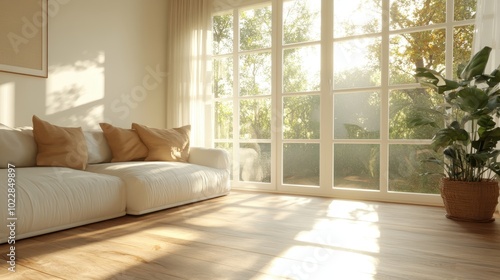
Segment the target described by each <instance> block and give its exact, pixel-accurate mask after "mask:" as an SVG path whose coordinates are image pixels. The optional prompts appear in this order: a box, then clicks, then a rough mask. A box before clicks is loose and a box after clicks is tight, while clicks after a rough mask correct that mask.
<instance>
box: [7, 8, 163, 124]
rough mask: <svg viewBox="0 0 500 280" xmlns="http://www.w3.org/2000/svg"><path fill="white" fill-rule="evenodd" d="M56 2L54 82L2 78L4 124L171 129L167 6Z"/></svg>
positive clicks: (51, 45) (51, 74) (52, 22)
mask: <svg viewBox="0 0 500 280" xmlns="http://www.w3.org/2000/svg"><path fill="white" fill-rule="evenodd" d="M49 3H50V5H49V6H50V7H51V10H49V11H50V14H49V46H48V49H49V59H48V64H49V74H48V78H46V79H45V78H39V77H31V76H24V75H18V74H11V73H5V72H0V123H4V124H6V125H9V126H24V125H31V117H32V115H33V114H36V115H38V116H39V117H40V118H42V119H45V120H47V121H49V122H52V123H54V124H58V125H63V126H82V127H84V128H95V129H98V128H99V126H98V123H99V122H103V121H106V122H110V123H112V124H114V125H117V126H121V127H130V124H131V122H138V123H142V124H145V125H148V126H152V127H164V125H165V114H164V107H165V98H164V93H165V88H166V85H165V83H166V78H165V75H166V73H164V72H163V70H164V69H166V67H165V63H166V55H165V54H166V22H167V19H166V16H165V14H166V1H164V0H49Z"/></svg>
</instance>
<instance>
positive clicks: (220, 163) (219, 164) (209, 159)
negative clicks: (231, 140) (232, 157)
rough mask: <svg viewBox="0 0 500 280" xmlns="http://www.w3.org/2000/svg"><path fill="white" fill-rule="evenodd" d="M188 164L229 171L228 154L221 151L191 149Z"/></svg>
mask: <svg viewBox="0 0 500 280" xmlns="http://www.w3.org/2000/svg"><path fill="white" fill-rule="evenodd" d="M188 162H189V163H193V164H198V165H204V166H208V167H212V168H218V169H227V170H230V168H231V163H230V161H229V153H228V152H227V151H226V150H223V149H217V148H202V147H191V148H190V150H189V159H188Z"/></svg>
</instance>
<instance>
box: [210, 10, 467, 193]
mask: <svg viewBox="0 0 500 280" xmlns="http://www.w3.org/2000/svg"><path fill="white" fill-rule="evenodd" d="M354 2H356V1H353V3H354ZM362 2H363V4H362V5H360V6H359V7H355V8H356V9H355V10H356V11H362V12H365V11H364V10H363V9H365V10H366V9H367V7H369V9H370V11H369V12H371V13H375V14H377V13H381V11H382V7H381V2H382V1H380V0H369V2H367V1H362ZM311 3H312V1H306V0H297V1H288V2H285V4H284V13H283V32H282V33H283V38H282V43H283V45H284V46H285V47H284V48H283V52H282V59H283V72H282V77H283V78H282V86H283V88H282V89H278V90H281V92H282V93H283V100H282V104H283V105H282V106H283V108H282V109H283V115H282V116H276V115H275V114H274V115H273V112H272V108H271V94H272V92H271V89H272V83H273V81H272V78H273V77H272V57H271V43H272V36H271V35H272V28H273V27H272V12H273V11H272V10H271V7H270V6H262V7H257V8H255V7H254V8H252V9H249V10H240V11H239V18H240V21H239V22H233V21H234V19H233V15H232V12H231V13H228V14H223V15H216V16H214V17H213V25H214V27H213V36H214V37H213V38H214V45H213V46H214V47H213V49H214V53H215V54H216V55H217V57H216V59H215V60H214V64H213V65H214V66H213V67H214V83H213V91H214V96H215V97H216V98H220V100H219V101H217V102H216V106H215V120H216V125H215V135H216V139H215V140H216V142H217V141H218V140H220V141H228V140H231V139H232V138H233V136H234V133H237V132H236V131H237V130H236V129H235V128H233V125H232V124H233V118H234V117H233V112H234V110H233V106H234V105H238V108H239V111H238V113H239V119H240V121H239V126H240V130H239V136H238V137H239V139H240V143H243V144H244V143H252V142H253V143H255V142H257V143H259V140H265V141H260V142H267V143H269V139H270V138H271V135H272V131H271V123H272V122H274V121H282V124H283V131H282V133H283V134H282V137H283V139H286V140H294V139H297V140H300V139H320V137H322V136H321V135H320V129H319V127H320V123H321V120H320V118H319V116H320V110H319V108H320V102H321V93H320V80H319V78H320V75H319V74H320V73H319V65H321V58H320V56H319V53H318V52H320V51H321V49H320V48H319V45H318V44H315V43H312V44H308V45H305V46H301V45H300V43H303V42H319V40H320V38H319V36H320V34H321V32H319V30H320V29H319V26H318V22H320V21H319V18H320V13H319V11H317V10H314V9H312V8H311V6H312V4H311ZM454 3H455V9H454V11H453V13H454V20H455V21H461V20H468V19H473V17H474V14H475V8H476V0H454ZM335 5H337V4H335ZM336 7H337V6H336ZM445 11H446V1H445V0H397V1H396V0H395V1H391V6H390V10H389V16H390V20H389V28H390V30H400V29H405V28H411V27H425V26H428V25H432V24H437V23H444V22H445V21H446V13H445ZM355 16H356V14H353V15H352V18H354V17H355ZM367 17H368V16H367ZM347 18H349V15H348V16H347ZM336 24H337V26H336V27H335V30H336V31H335V34H341V35H339V36H350V35H359V34H368V35H369V34H378V32H380V29H381V26H382V24H381V17H380V16H379V17H377V16H374V17H373V19H372V20H369V21H367V22H365V23H364V25H363V26H361V27H359V26H358V25H356V23H355V22H351V21H344V22H339V23H336ZM233 25H237V26H238V27H239V39H240V40H239V42H238V43H237V46H238V48H239V49H240V50H241V51H242V53H241V54H240V56H239V60H240V62H239V65H238V69H239V77H237V78H238V81H239V85H237V86H235V85H234V81H235V78H236V77H233V67H234V65H233V61H232V53H233V52H234V51H236V50H233V39H234V38H235V34H233V33H234V32H233ZM339 27H340V29H339ZM445 36H446V32H445V29H433V28H432V27H430V28H426V30H424V31H419V32H410V33H395V35H391V36H390V37H389V38H388V39H389V57H388V58H382V57H381V50H382V46H381V42H382V40H380V36H378V37H377V36H375V35H373V36H371V37H370V36H368V37H367V38H364V39H359V38H357V37H354V38H352V39H351V38H345V40H341V41H338V42H335V43H334V52H337V53H338V52H340V51H341V50H346V51H349V48H350V46H351V45H354V46H355V45H357V44H365V45H366V47H365V48H364V49H363V51H364V61H363V63H362V64H361V65H360V66H355V65H354V66H353V65H351V66H352V67H346V68H342V67H340V66H339V65H338V64H336V62H335V60H334V70H335V71H334V74H333V86H334V89H352V88H357V87H360V88H362V87H366V86H375V87H376V86H380V84H381V83H382V81H381V77H382V76H383V75H382V74H381V73H380V69H381V59H389V73H388V76H387V77H388V79H389V85H390V86H393V85H394V86H395V85H407V84H415V83H416V80H415V78H414V77H413V74H414V71H415V68H416V67H428V68H432V69H444V68H445V59H446V56H447V55H448V56H449V55H451V54H447V53H446V51H445V47H446V45H445V43H446V41H445ZM453 36H454V40H453V65H454V66H455V65H458V64H460V63H461V62H464V63H465V62H467V61H468V60H469V58H470V56H471V51H472V41H473V26H471V25H463V26H457V27H456V28H455V29H454V30H453ZM339 39H341V38H339ZM290 44H295V45H290ZM297 44H299V45H297ZM313 53H316V56H315V55H313ZM226 54H227V55H226ZM346 56H348V55H346ZM316 66H317V67H316ZM456 70H457V69H453V73H456ZM353 77H354V78H353ZM450 78H453V77H450ZM235 88H236V92H234V91H235V90H234V89H235ZM360 91H361V92H362V90H360ZM234 95H237V96H239V97H240V99H239V104H233V99H232V97H233V96H234ZM385 95H388V100H389V104H388V105H389V106H388V109H389V112H388V113H389V120H388V121H389V123H388V128H389V131H388V135H389V139H390V140H398V141H400V142H398V144H391V145H390V146H389V153H390V155H389V181H390V186H389V189H390V190H391V191H409V192H430V193H435V192H437V189H436V188H435V187H434V185H433V182H430V181H432V180H433V179H432V178H430V179H429V178H424V177H421V176H419V175H418V174H419V173H421V172H425V171H426V170H428V168H429V167H427V166H422V165H421V164H420V162H419V160H415V159H418V158H420V157H421V156H423V155H428V153H429V151H430V150H429V149H428V147H427V146H426V145H414V144H412V145H406V144H404V143H403V144H399V143H401V141H404V140H413V139H430V138H431V136H432V135H433V134H434V133H435V132H436V131H437V129H438V128H433V127H414V126H412V125H411V124H410V123H409V122H408V120H410V119H412V118H414V117H415V116H416V115H421V114H427V117H428V118H431V119H433V120H435V121H436V122H437V123H439V122H441V123H444V120H442V119H439V118H441V116H440V115H438V114H433V112H435V109H438V110H439V108H440V105H441V103H442V100H440V99H439V97H436V96H434V95H431V94H430V93H428V92H427V90H426V89H423V88H412V87H407V88H404V87H399V86H398V88H397V89H393V90H390V91H389V92H380V93H379V94H378V95H373V96H375V97H377V98H378V99H377V98H376V99H373V100H371V101H370V104H371V106H373V109H371V110H370V111H373V112H379V111H380V108H381V107H380V106H381V103H380V98H381V97H380V96H385ZM224 98H227V99H224ZM334 98H335V96H334ZM415 108H427V110H426V109H419V110H416V109H415ZM346 112H347V113H348V114H349V110H348V108H346ZM276 117H279V119H276ZM344 126H345V128H344V129H345V130H346V134H347V135H349V138H353V139H374V141H375V142H376V141H377V139H379V138H380V135H381V133H380V131H378V130H377V129H367V128H365V127H363V125H362V123H357V122H353V123H345V124H344ZM334 137H335V135H334ZM267 143H262V144H261V145H266V149H268V147H269V144H267ZM299 146H300V145H299V143H297V144H285V147H284V157H286V158H284V162H283V165H284V178H283V180H284V182H285V183H286V182H290V183H293V182H294V181H293V178H294V177H296V176H297V172H299V171H300V172H301V173H304V172H309V173H310V174H309V175H308V174H302V175H301V176H302V177H304V178H305V177H307V176H310V177H311V178H316V179H313V180H309V181H310V182H313V183H310V184H312V185H314V184H318V183H319V179H318V178H319V144H311V145H306V146H307V148H305V147H306V146H304V147H302V146H301V147H299ZM365 147H366V148H363V149H358V148H359V145H350V144H346V145H345V146H340V145H339V146H338V148H342V150H341V151H340V150H337V151H335V155H338V156H339V157H340V156H341V154H345V155H346V156H344V157H342V160H341V161H340V160H337V159H334V161H335V167H334V181H339V182H340V181H341V180H342V179H343V178H346V177H349V176H353V175H356V176H358V177H363V178H364V180H368V181H370V180H375V181H377V180H378V178H379V177H380V174H378V173H379V170H380V167H379V162H378V160H379V158H380V156H379V155H378V154H374V152H373V151H375V152H377V153H378V152H379V147H378V145H366V146H365ZM291 149H293V153H292V152H290V151H291ZM315 149H317V150H315ZM356 153H359V155H357V154H356ZM367 155H368V156H367ZM265 157H266V160H267V158H268V156H265ZM290 157H293V159H294V160H291V159H292V158H290ZM295 159H300V160H295ZM304 162H307V168H304ZM266 164H267V163H266ZM341 165H344V166H341ZM403 166H404V167H403ZM285 167H286V168H285ZM375 171H376V172H375ZM287 178H288V179H287ZM427 180H430V181H427ZM266 181H268V179H266ZM299 181H300V180H299ZM299 181H297V182H299ZM306 181H307V180H306ZM306 184H309V183H306ZM377 184H378V182H377ZM412 184H413V185H412ZM357 186H358V187H362V188H364V186H363V184H357ZM372 186H373V185H372ZM375 186H377V185H375ZM367 188H370V187H367Z"/></svg>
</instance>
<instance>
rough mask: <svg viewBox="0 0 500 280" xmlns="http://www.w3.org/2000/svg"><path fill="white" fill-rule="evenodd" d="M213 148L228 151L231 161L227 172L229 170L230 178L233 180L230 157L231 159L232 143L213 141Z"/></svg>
mask: <svg viewBox="0 0 500 280" xmlns="http://www.w3.org/2000/svg"><path fill="white" fill-rule="evenodd" d="M215 148H218V149H224V150H226V151H227V152H228V153H229V161H230V162H231V169H230V170H229V172H230V177H231V180H234V174H233V173H234V172H233V165H234V162H233V161H232V159H233V144H232V143H223V142H219V143H215Z"/></svg>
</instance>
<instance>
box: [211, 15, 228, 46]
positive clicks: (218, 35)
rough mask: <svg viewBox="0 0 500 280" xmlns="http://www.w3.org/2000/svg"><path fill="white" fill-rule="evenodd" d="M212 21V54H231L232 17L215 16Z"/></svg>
mask: <svg viewBox="0 0 500 280" xmlns="http://www.w3.org/2000/svg"><path fill="white" fill-rule="evenodd" d="M212 20H213V23H212V24H213V27H212V32H213V34H212V35H213V52H214V54H224V53H232V52H233V15H232V14H225V15H217V16H214V17H213V18H212Z"/></svg>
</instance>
